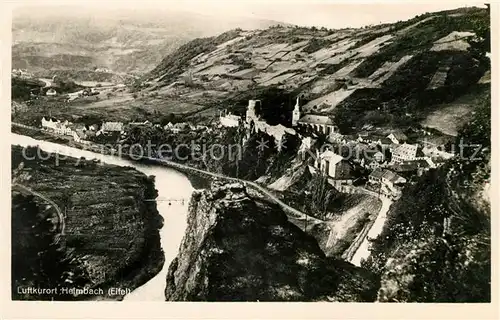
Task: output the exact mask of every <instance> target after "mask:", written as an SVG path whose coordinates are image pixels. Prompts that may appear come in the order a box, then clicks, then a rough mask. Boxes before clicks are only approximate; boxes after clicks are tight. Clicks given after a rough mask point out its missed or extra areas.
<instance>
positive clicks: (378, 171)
mask: <svg viewBox="0 0 500 320" xmlns="http://www.w3.org/2000/svg"><path fill="white" fill-rule="evenodd" d="M383 175H384V171H383V170H382V169H380V168H376V169H375V170H373V171H372V173H370V176H372V177H374V178H377V179H381V178H382V176H383Z"/></svg>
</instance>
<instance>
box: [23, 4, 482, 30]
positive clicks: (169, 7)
mask: <svg viewBox="0 0 500 320" xmlns="http://www.w3.org/2000/svg"><path fill="white" fill-rule="evenodd" d="M402 2H403V3H402ZM15 3H16V5H22V4H36V5H40V4H42V3H45V4H47V5H52V4H66V5H67V4H68V3H71V4H72V5H78V6H80V5H82V6H86V7H89V8H90V7H94V8H95V7H98V8H99V10H100V11H101V10H105V9H106V4H109V8H110V11H112V10H113V9H116V8H117V7H121V8H124V9H134V10H136V11H137V10H145V11H155V12H156V13H158V12H160V11H162V10H166V11H188V12H193V13H197V14H204V15H211V16H213V15H224V16H226V17H253V18H259V19H270V20H275V21H279V22H286V23H290V24H297V25H301V26H318V27H322V26H324V27H327V28H344V27H362V26H365V25H371V24H379V23H391V22H396V21H398V20H407V19H410V18H412V17H414V16H416V15H419V14H422V13H425V12H433V11H440V10H447V9H455V8H459V7H465V6H469V7H470V6H483V3H484V2H481V1H478V2H474V1H468V2H465V1H452V0H434V1H430V2H429V1H401V0H399V1H396V0H392V1H391V0H389V1H384V2H379V3H375V2H374V1H366V0H365V1H349V2H346V1H343V2H342V1H334V0H322V1H319V0H272V1H271V0H267V1H264V0H212V1H210V0H163V1H161V0H139V1H132V0H122V1H118V0H108V1H105V0H85V1H84V0H72V1H62V0H55V1H50V0H38V1H36V2H35V1H30V0H25V1H23V0H17V1H16V2H15Z"/></svg>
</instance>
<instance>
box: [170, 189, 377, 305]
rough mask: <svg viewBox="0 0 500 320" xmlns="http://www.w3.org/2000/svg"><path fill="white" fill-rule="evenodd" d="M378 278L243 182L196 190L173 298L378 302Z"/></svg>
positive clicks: (174, 271)
mask: <svg viewBox="0 0 500 320" xmlns="http://www.w3.org/2000/svg"><path fill="white" fill-rule="evenodd" d="M377 288H378V279H377V277H375V276H374V275H373V274H371V273H370V272H367V271H365V270H363V269H361V268H357V267H355V266H353V265H351V264H349V263H346V262H344V261H340V260H335V259H330V258H327V257H326V256H325V255H324V253H323V252H322V251H321V249H320V248H319V246H318V244H317V243H316V241H315V240H314V239H313V238H312V237H310V236H308V235H306V234H305V233H304V232H302V231H301V230H300V229H299V228H298V227H296V226H295V225H293V224H292V223H290V222H289V221H288V220H287V217H286V215H285V214H284V213H283V212H282V211H281V210H280V208H278V207H277V206H275V205H273V204H270V203H268V202H265V201H264V200H262V199H258V198H254V197H253V196H252V195H249V194H248V193H247V190H246V188H245V187H244V186H243V185H241V184H226V185H224V184H222V183H220V182H218V181H215V182H214V183H213V184H212V186H211V188H210V189H206V190H203V191H198V192H196V193H195V194H194V195H193V197H192V200H191V203H190V208H189V213H188V228H187V231H186V235H185V237H184V239H183V240H182V243H181V246H180V250H179V254H178V255H177V257H176V258H175V259H174V261H173V262H172V264H171V265H170V267H169V271H168V276H167V287H166V290H165V296H166V299H167V300H171V301H373V300H374V299H375V294H376V291H377Z"/></svg>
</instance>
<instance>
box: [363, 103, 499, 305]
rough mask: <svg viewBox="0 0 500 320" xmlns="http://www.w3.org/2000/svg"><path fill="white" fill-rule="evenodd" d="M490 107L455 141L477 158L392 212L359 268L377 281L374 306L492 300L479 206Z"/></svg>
mask: <svg viewBox="0 0 500 320" xmlns="http://www.w3.org/2000/svg"><path fill="white" fill-rule="evenodd" d="M490 103H491V102H490V97H489V96H487V97H485V99H484V101H483V103H482V105H481V106H480V107H479V109H478V110H477V111H476V113H475V116H474V118H473V119H472V121H471V122H470V123H469V124H468V125H466V126H465V127H464V128H463V129H462V130H461V132H460V134H459V137H458V141H459V143H460V141H464V142H465V143H466V144H468V145H469V146H470V145H478V146H480V152H478V153H477V154H475V152H476V148H471V147H468V148H465V149H464V152H463V153H462V155H461V156H460V157H458V158H456V159H453V160H450V161H449V162H448V163H447V164H445V165H444V166H443V167H440V168H439V169H437V170H433V171H430V172H429V173H428V174H426V175H425V176H423V177H422V179H421V180H420V181H419V182H418V183H417V184H416V185H414V186H412V187H410V188H408V189H405V191H404V194H403V197H402V198H401V200H399V201H398V202H396V203H395V204H394V205H393V206H392V207H391V209H390V211H389V213H388V219H387V222H386V226H385V228H384V230H383V232H382V234H381V235H380V236H379V237H378V238H377V240H376V241H375V242H374V243H373V249H372V256H371V258H370V259H369V260H368V262H367V263H365V266H366V267H367V268H369V269H371V270H372V271H375V272H377V273H379V274H381V277H382V287H381V289H380V291H379V297H378V299H379V300H380V301H425V302H486V301H489V300H490V285H491V283H490V281H491V275H490V265H491V256H490V255H491V244H490V232H491V230H490V205H489V200H487V199H485V200H482V199H484V198H483V197H484V194H483V191H484V187H485V184H488V183H489V178H490V172H491V171H490V170H491V162H490V138H489V137H490V132H491V130H490V129H491V127H490V126H491V125H490V123H491V118H490ZM457 150H459V149H457ZM473 156H474V158H472V157H473Z"/></svg>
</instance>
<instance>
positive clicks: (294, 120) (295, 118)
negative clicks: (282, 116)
mask: <svg viewBox="0 0 500 320" xmlns="http://www.w3.org/2000/svg"><path fill="white" fill-rule="evenodd" d="M299 119H300V105H299V97H297V102H296V103H295V107H294V108H293V113H292V127H296V126H297V124H298V122H299Z"/></svg>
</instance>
